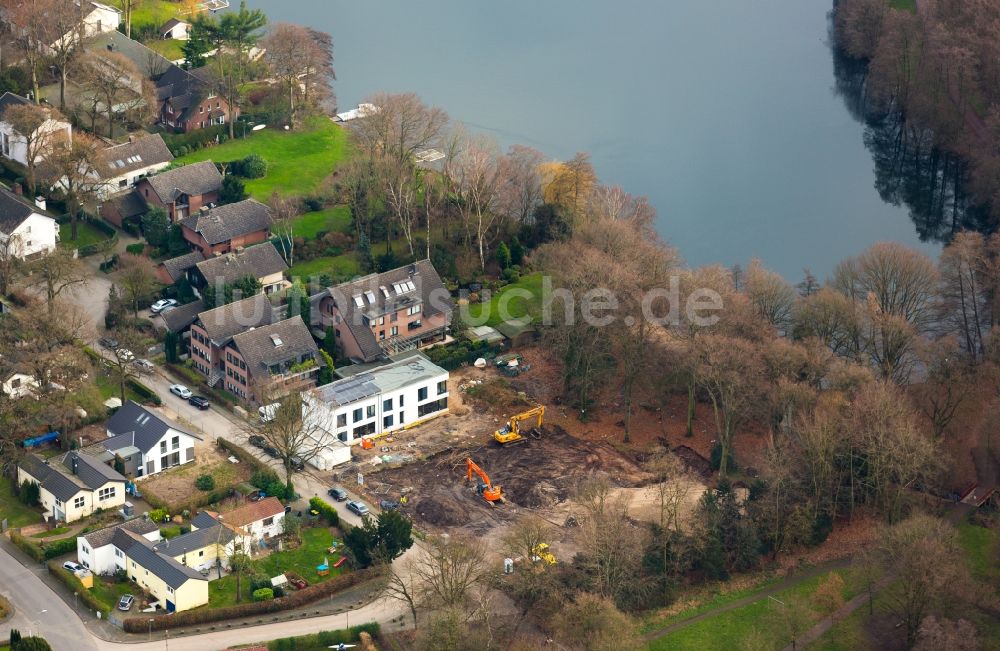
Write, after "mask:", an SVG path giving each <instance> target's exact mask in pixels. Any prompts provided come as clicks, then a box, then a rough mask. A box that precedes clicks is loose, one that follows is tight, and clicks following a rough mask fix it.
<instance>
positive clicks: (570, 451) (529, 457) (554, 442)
mask: <svg viewBox="0 0 1000 651" xmlns="http://www.w3.org/2000/svg"><path fill="white" fill-rule="evenodd" d="M469 457H471V458H472V459H473V461H475V462H476V463H477V464H479V465H480V466H481V467H482V468H483V469H484V470H485V471H486V473H487V474H488V475H489V476H490V480H491V481H492V482H493V484H494V485H500V486H501V487H502V488H503V492H504V496H505V499H506V501H505V503H504V504H503V505H500V506H497V507H492V506H490V505H489V504H488V503H487V502H486V500H484V499H483V498H482V497H481V496H479V495H478V494H477V492H476V485H477V484H478V483H479V482H478V479H475V480H474V481H467V480H466V463H465V460H466V458H469ZM594 476H603V477H606V478H607V480H608V481H609V482H610V483H611V484H612V485H614V486H635V485H637V484H639V483H641V482H643V481H644V480H646V479H648V477H647V475H646V473H644V472H643V471H642V470H641V469H640V468H639V467H638V466H637V465H636V464H635V463H634V462H632V461H631V460H630V459H628V458H626V457H625V456H623V455H622V454H620V453H619V452H618V451H616V450H615V449H614V448H612V447H610V446H608V445H606V444H591V443H587V442H585V441H581V440H579V439H576V438H574V437H572V436H570V435H569V434H567V433H566V431H565V430H563V429H562V428H561V427H559V426H558V425H556V426H548V427H545V428H544V434H543V436H542V438H541V440H535V439H529V441H528V442H527V443H524V444H521V445H518V446H515V447H511V448H500V447H499V446H496V445H494V444H492V443H491V442H489V441H487V440H484V441H482V444H481V445H478V446H467V447H452V448H449V449H446V450H444V451H442V452H439V453H438V454H435V455H434V456H432V457H430V458H428V459H426V460H425V461H419V462H416V463H411V464H408V465H405V466H403V467H400V468H393V469H387V470H385V471H379V472H376V473H372V474H371V475H370V476H369V480H370V481H372V482H380V483H382V484H383V486H384V490H385V494H387V495H390V496H391V497H392V498H394V499H396V498H399V497H400V496H401V495H402V494H404V493H405V494H406V495H407V500H408V504H407V505H406V507H405V509H406V511H407V512H408V513H410V514H411V515H412V516H413V517H414V518H415V519H416V520H418V521H420V522H421V523H422V524H425V525H430V526H432V527H442V528H444V527H454V526H463V527H467V528H469V529H471V530H472V531H473V532H476V533H485V532H486V531H488V530H489V529H492V528H493V527H494V526H496V525H497V524H500V523H506V522H510V521H512V520H513V519H514V518H515V517H516V515H517V514H518V512H519V511H522V509H531V510H532V512H534V513H537V514H539V515H541V516H543V517H545V516H546V514H547V513H548V514H549V516H550V517H552V514H551V510H552V509H554V508H557V507H558V506H559V505H561V504H563V503H565V502H566V501H567V500H568V499H570V498H571V497H572V496H573V494H574V492H575V491H576V489H577V488H578V487H579V486H580V484H581V483H582V482H583V481H584V480H585V479H587V478H589V477H594ZM554 523H555V524H562V522H561V521H554Z"/></svg>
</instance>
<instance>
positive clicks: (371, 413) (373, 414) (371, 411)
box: [368, 405, 375, 418]
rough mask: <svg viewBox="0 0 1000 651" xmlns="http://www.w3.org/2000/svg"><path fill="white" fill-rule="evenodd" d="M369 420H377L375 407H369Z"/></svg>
mask: <svg viewBox="0 0 1000 651" xmlns="http://www.w3.org/2000/svg"><path fill="white" fill-rule="evenodd" d="M368 418H375V405H368Z"/></svg>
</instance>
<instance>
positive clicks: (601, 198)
mask: <svg viewBox="0 0 1000 651" xmlns="http://www.w3.org/2000/svg"><path fill="white" fill-rule="evenodd" d="M591 210H592V211H593V213H594V215H595V216H596V217H598V218H603V219H610V220H612V221H624V222H628V223H630V224H633V225H635V226H636V227H638V228H649V227H650V226H652V224H653V220H654V219H656V209H655V208H653V205H652V204H651V203H649V199H647V198H646V197H634V196H632V195H631V194H629V193H628V192H625V190H623V189H622V188H621V186H618V185H611V186H608V185H600V186H597V188H595V190H594V193H593V196H592V197H591Z"/></svg>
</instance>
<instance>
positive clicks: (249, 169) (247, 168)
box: [238, 154, 267, 179]
mask: <svg viewBox="0 0 1000 651" xmlns="http://www.w3.org/2000/svg"><path fill="white" fill-rule="evenodd" d="M239 170H240V171H239V172H238V174H239V175H240V176H242V177H244V178H248V179H259V178H263V177H264V176H265V175H266V174H267V161H265V160H264V159H263V157H261V155H260V154H250V155H249V156H247V157H246V158H244V159H243V160H242V161H240V165H239Z"/></svg>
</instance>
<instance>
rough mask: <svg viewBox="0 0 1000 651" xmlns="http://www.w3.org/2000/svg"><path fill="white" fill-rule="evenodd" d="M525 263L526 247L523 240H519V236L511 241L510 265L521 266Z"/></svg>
mask: <svg viewBox="0 0 1000 651" xmlns="http://www.w3.org/2000/svg"><path fill="white" fill-rule="evenodd" d="M523 262H524V245H523V244H521V240H519V239H517V235H515V236H514V238H513V239H512V240H511V241H510V263H511V264H521V263H523Z"/></svg>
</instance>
